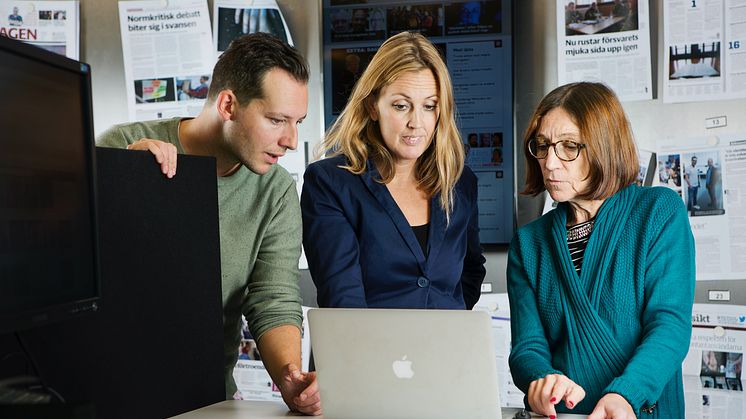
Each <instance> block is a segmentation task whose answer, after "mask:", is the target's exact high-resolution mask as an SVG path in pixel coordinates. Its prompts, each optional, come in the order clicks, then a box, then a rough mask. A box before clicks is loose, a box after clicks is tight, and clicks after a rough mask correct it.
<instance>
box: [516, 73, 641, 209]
mask: <svg viewBox="0 0 746 419" xmlns="http://www.w3.org/2000/svg"><path fill="white" fill-rule="evenodd" d="M556 108H561V109H562V110H564V111H565V112H567V113H568V114H569V115H570V117H571V118H572V120H573V123H575V125H577V127H578V129H579V130H580V142H581V143H583V144H585V146H586V147H585V149H584V150H585V151H581V153H582V152H585V153H586V159H587V160H588V163H589V167H590V168H589V171H588V177H587V179H588V180H589V183H588V188H587V189H586V190H584V191H580V194H579V195H578V198H580V199H587V200H599V199H606V198H608V197H610V196H611V195H614V194H615V193H616V192H618V191H620V190H622V189H623V188H625V187H627V186H629V185H630V184H632V183H633V182H634V181H635V180H636V179H637V173H638V172H639V170H640V165H639V162H638V158H637V146H636V145H635V140H634V137H633V136H632V129H631V128H630V126H629V121H628V120H627V116H626V115H625V113H624V109H623V108H622V104H621V103H619V99H617V97H616V95H615V94H614V92H613V91H612V90H611V89H610V88H608V87H607V86H606V85H604V84H601V83H590V82H580V83H570V84H566V85H564V86H560V87H558V88H556V89H554V90H552V91H551V92H550V93H549V94H548V95H546V96H544V98H543V99H542V100H541V102H540V103H539V106H538V107H537V108H536V111H535V112H534V115H533V116H532V117H531V121H530V122H529V124H528V128H527V129H526V133H525V134H524V136H523V154H524V156H525V157H526V187H525V189H524V190H523V191H522V192H521V193H522V194H525V195H538V194H540V193H541V192H543V191H544V190H545V189H546V188H545V186H544V177H543V176H542V173H541V167H540V165H539V161H538V160H537V159H536V158H535V157H534V156H532V155H531V153H529V151H528V143H529V141H530V140H531V139H532V138H534V137H536V134H537V132H538V131H539V128H540V127H541V120H542V118H543V117H544V116H545V115H546V114H548V113H549V112H550V111H552V110H553V109H556ZM551 152H552V151H551V150H550V153H551Z"/></svg>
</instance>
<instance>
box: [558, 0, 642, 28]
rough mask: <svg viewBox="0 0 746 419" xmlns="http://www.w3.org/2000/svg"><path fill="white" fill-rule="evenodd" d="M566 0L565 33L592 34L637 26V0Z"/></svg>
mask: <svg viewBox="0 0 746 419" xmlns="http://www.w3.org/2000/svg"><path fill="white" fill-rule="evenodd" d="M578 3H580V2H577V3H576V2H575V1H568V2H567V3H566V4H565V35H566V36H575V35H594V34H597V33H612V32H625V31H634V30H637V29H638V27H639V18H638V15H637V0H614V1H613V2H603V3H601V4H600V5H599V3H600V2H599V3H597V2H592V3H590V4H588V5H583V6H581V5H579V4H578Z"/></svg>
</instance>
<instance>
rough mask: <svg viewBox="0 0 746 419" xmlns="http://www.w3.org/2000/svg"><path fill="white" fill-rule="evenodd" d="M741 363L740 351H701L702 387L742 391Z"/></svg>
mask: <svg viewBox="0 0 746 419" xmlns="http://www.w3.org/2000/svg"><path fill="white" fill-rule="evenodd" d="M742 364H743V354H742V353H733V352H717V351H702V372H701V373H700V380H701V381H702V387H703V388H715V389H721V390H737V391H743V386H742V385H741V366H742Z"/></svg>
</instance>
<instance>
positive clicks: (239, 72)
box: [207, 32, 309, 106]
mask: <svg viewBox="0 0 746 419" xmlns="http://www.w3.org/2000/svg"><path fill="white" fill-rule="evenodd" d="M274 68H280V69H282V70H285V71H286V72H287V73H288V74H290V75H291V76H292V77H293V78H294V79H295V80H297V81H299V82H303V83H308V77H309V70H308V62H307V61H306V59H305V58H304V57H303V56H302V55H301V54H300V53H299V52H298V50H296V49H295V48H293V47H292V46H290V45H288V44H286V43H285V42H283V41H282V40H280V39H279V38H277V37H275V36H274V35H270V34H267V33H262V32H257V33H252V34H249V35H244V36H241V37H238V38H236V39H234V40H233V41H232V42H231V43H230V45H228V48H227V49H226V50H225V52H223V53H222V54H221V55H220V58H218V62H217V64H215V68H214V69H213V72H212V83H211V84H210V90H209V92H208V94H207V99H208V100H209V101H213V100H215V98H217V97H218V94H219V93H220V92H221V91H223V90H226V89H228V90H231V91H232V92H233V94H234V95H236V98H237V99H238V102H239V104H240V105H241V106H245V105H247V104H248V103H249V102H251V100H253V99H261V98H263V97H264V92H263V91H262V82H263V80H264V76H265V75H266V74H267V73H268V72H269V71H270V70H272V69H274Z"/></svg>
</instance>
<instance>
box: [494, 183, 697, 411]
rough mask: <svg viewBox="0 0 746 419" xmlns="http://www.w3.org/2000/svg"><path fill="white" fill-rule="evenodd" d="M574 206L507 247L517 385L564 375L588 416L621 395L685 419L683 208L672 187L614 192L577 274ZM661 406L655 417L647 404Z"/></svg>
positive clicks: (686, 237)
mask: <svg viewBox="0 0 746 419" xmlns="http://www.w3.org/2000/svg"><path fill="white" fill-rule="evenodd" d="M567 211H568V205H567V204H560V206H559V207H558V208H557V209H556V210H554V211H551V212H550V213H548V214H546V215H544V216H543V217H541V218H539V219H538V220H536V221H534V222H532V223H530V224H528V225H526V226H524V227H522V228H521V229H519V230H518V232H517V233H516V236H515V237H514V239H513V242H512V243H511V245H510V251H509V255H508V270H507V275H508V294H509V297H510V311H511V327H512V350H511V354H510V368H511V372H512V375H513V379H514V381H515V383H516V385H517V386H518V387H519V388H520V389H521V390H523V391H524V392H526V391H527V389H528V386H529V384H530V383H531V381H533V380H536V379H538V378H541V377H543V376H545V375H547V374H553V373H554V374H564V375H566V376H568V377H569V378H570V379H572V380H573V381H575V382H576V383H578V384H579V385H581V386H582V387H583V388H584V389H585V391H586V393H587V395H586V398H585V399H584V400H583V401H582V402H581V403H579V404H578V405H577V406H576V408H575V409H574V410H572V411H569V410H567V409H566V408H565V407H564V403H560V404H559V405H557V409H558V412H572V413H585V414H588V413H590V412H591V411H592V410H593V408H594V407H595V405H596V403H597V402H598V400H599V399H600V398H601V397H602V396H603V395H604V394H606V393H618V394H620V395H621V396H623V397H624V398H625V399H626V400H627V401H628V402H629V403H630V404H631V405H632V408H633V409H634V410H635V412H636V413H637V414H638V416H639V417H643V418H651V417H661V418H672V419H673V418H683V417H684V393H683V387H682V381H681V363H682V361H683V359H684V357H685V356H686V353H687V351H688V349H689V339H690V336H691V312H692V303H693V299H694V281H695V268H694V239H693V237H692V232H691V228H690V226H689V220H688V218H687V214H686V209H685V207H684V204H683V202H682V200H681V198H680V197H679V196H678V195H677V194H676V192H674V191H672V190H670V189H667V188H660V187H659V188H641V187H638V186H636V185H632V186H629V187H627V188H625V189H623V190H621V191H620V192H618V193H616V194H615V195H613V196H612V197H610V198H608V199H607V200H606V201H605V202H604V203H603V205H602V206H601V208H600V209H599V211H598V214H597V215H596V222H595V226H594V229H593V232H592V234H591V237H590V240H589V242H588V246H587V248H586V251H585V256H584V259H583V266H582V269H581V274H580V275H579V276H578V274H577V273H576V272H575V269H574V267H573V263H572V260H571V258H570V254H569V251H568V248H567V229H566V227H565V226H566V220H567ZM654 403H657V407H656V408H655V409H654V410H653V413H652V414H648V413H644V412H641V411H640V408H641V407H643V406H651V405H653V404H654Z"/></svg>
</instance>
